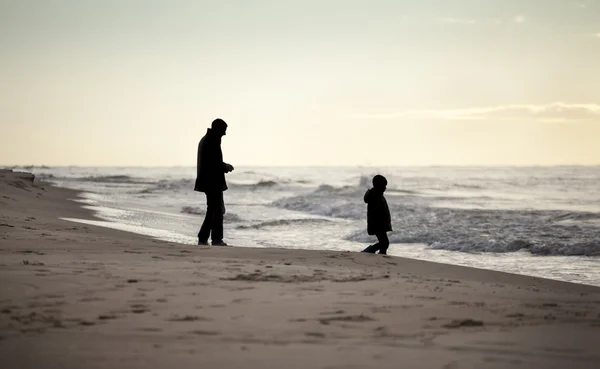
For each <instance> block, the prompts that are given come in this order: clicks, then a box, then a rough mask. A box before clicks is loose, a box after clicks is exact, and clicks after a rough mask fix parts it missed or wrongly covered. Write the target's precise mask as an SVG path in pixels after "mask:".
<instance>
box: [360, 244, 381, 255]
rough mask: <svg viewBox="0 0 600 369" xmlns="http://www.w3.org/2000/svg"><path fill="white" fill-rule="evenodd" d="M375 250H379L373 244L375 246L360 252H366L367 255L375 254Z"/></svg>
mask: <svg viewBox="0 0 600 369" xmlns="http://www.w3.org/2000/svg"><path fill="white" fill-rule="evenodd" d="M377 250H379V246H378V245H377V244H375V245H369V246H367V248H366V249H364V250H362V252H368V253H369V254H374V253H375V252H377Z"/></svg>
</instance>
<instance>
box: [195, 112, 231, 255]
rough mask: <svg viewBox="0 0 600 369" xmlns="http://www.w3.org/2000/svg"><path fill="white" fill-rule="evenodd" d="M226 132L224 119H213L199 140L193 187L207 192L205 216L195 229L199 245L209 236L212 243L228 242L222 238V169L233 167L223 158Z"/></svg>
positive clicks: (216, 244)
mask: <svg viewBox="0 0 600 369" xmlns="http://www.w3.org/2000/svg"><path fill="white" fill-rule="evenodd" d="M226 132H227V123H225V121H224V120H222V119H215V120H214V121H213V122H212V125H211V128H209V129H208V130H207V131H206V135H205V136H204V137H202V139H201V140H200V143H199V144H198V167H197V171H198V174H197V177H196V184H195V186H194V191H198V192H204V193H205V194H206V205H207V207H206V216H205V217H204V222H203V223H202V227H201V228H200V232H198V245H208V237H209V236H210V237H211V239H212V245H213V246H227V244H226V243H225V242H223V214H225V204H224V202H223V191H225V190H227V183H226V182H225V173H229V172H231V171H232V170H233V166H232V165H231V164H227V163H225V162H223V152H222V151H221V137H223V136H225V134H226Z"/></svg>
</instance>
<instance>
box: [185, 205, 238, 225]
mask: <svg viewBox="0 0 600 369" xmlns="http://www.w3.org/2000/svg"><path fill="white" fill-rule="evenodd" d="M179 212H180V213H182V214H191V215H202V216H203V215H204V214H206V208H201V207H198V206H184V207H182V208H181V210H180V211H179ZM223 220H224V221H225V222H227V223H235V222H241V221H242V218H240V217H239V216H238V215H237V214H233V213H229V212H226V213H225V215H223Z"/></svg>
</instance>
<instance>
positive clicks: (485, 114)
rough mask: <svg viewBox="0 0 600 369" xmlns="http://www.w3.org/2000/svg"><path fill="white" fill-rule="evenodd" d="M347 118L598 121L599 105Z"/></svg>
mask: <svg viewBox="0 0 600 369" xmlns="http://www.w3.org/2000/svg"><path fill="white" fill-rule="evenodd" d="M350 117H351V118H365V119H403V118H404V119H415V120H422V119H424V120H449V121H465V120H472V121H486V120H494V121H499V120H500V121H507V120H521V121H536V122H575V121H589V120H598V122H600V104H567V103H564V102H555V103H552V104H547V105H527V104H514V105H499V106H485V107H475V108H464V109H440V110H431V109H428V110H405V111H400V112H395V113H384V114H352V115H351V116H350Z"/></svg>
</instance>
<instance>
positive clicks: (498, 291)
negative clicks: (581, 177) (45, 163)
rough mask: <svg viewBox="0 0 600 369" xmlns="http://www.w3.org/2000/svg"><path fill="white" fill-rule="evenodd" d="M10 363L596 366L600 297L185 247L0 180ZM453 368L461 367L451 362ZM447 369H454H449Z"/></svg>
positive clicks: (252, 251)
mask: <svg viewBox="0 0 600 369" xmlns="http://www.w3.org/2000/svg"><path fill="white" fill-rule="evenodd" d="M0 192H1V193H2V196H0V203H1V204H0V205H1V209H0V216H1V218H0V252H1V255H2V259H1V261H0V264H1V265H2V268H1V269H0V275H1V276H2V281H3V287H2V289H1V293H0V310H1V311H2V313H1V314H0V327H2V330H1V332H2V333H0V355H2V357H3V358H5V361H7V362H9V363H12V364H13V366H14V367H22V368H30V367H31V368H33V367H40V366H42V367H62V368H105V367H113V368H133V367H140V366H142V365H143V366H144V367H149V368H161V367H164V366H166V365H173V364H174V365H180V366H183V367H197V366H198V364H201V366H202V364H203V365H205V366H206V367H214V368H238V367H240V368H241V367H244V368H261V367H271V366H272V367H276V366H284V365H285V366H286V367H288V368H290V369H293V368H305V367H317V368H321V367H323V368H324V367H340V368H341V367H349V366H351V365H354V366H356V367H361V368H371V367H373V368H375V367H377V368H396V367H398V364H397V363H398V362H399V361H400V362H403V363H404V364H405V366H406V367H414V368H421V367H422V368H429V367H443V366H444V365H446V366H447V365H451V366H450V367H452V365H455V367H460V368H463V367H469V368H470V367H473V368H476V367H477V368H478V367H486V368H487V367H494V368H509V367H521V366H522V367H529V368H564V367H570V368H593V367H596V366H597V365H598V363H600V355H598V354H596V349H595V340H594V339H597V338H599V334H598V333H597V332H598V331H599V327H600V288H598V287H594V286H589V285H584V284H576V283H570V282H563V281H556V280H549V279H542V278H537V277H528V276H523V275H517V274H509V273H504V272H497V271H491V270H486V269H476V268H469V267H462V266H456V265H450V264H441V263H435V262H429V261H421V260H416V259H406V258H401V257H381V256H379V255H365V254H361V253H358V252H340V251H316V250H297V249H270V248H249V247H238V248H233V247H231V248H218V247H212V248H211V247H200V246H192V245H181V244H174V243H169V242H164V241H159V240H156V239H153V238H150V237H147V236H143V235H139V234H135V233H130V232H125V231H119V230H115V229H111V228H106V227H100V226H91V225H84V224H77V223H73V222H69V221H66V220H61V219H59V217H69V218H81V219H98V220H101V219H99V218H97V217H95V215H94V212H93V211H92V210H89V209H85V208H83V207H82V206H81V204H79V203H76V202H74V201H68V199H69V198H70V197H74V196H76V195H77V193H78V192H77V191H75V190H70V189H64V188H59V187H53V186H51V185H48V184H45V183H44V184H40V183H34V182H33V181H29V176H27V175H26V174H22V173H19V172H6V171H0ZM453 363H458V364H453ZM447 367H448V366H447Z"/></svg>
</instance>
